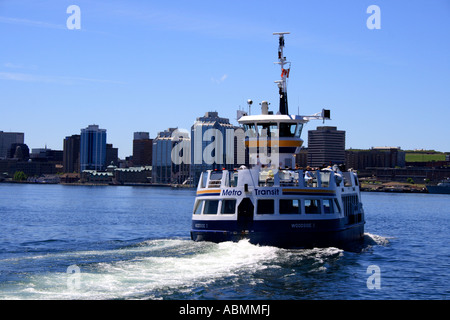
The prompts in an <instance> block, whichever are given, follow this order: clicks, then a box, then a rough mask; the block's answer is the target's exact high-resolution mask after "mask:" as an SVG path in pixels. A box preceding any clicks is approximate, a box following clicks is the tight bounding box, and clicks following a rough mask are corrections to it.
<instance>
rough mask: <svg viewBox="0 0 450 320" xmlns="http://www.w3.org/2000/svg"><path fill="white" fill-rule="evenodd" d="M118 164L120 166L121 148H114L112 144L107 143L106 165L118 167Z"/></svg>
mask: <svg viewBox="0 0 450 320" xmlns="http://www.w3.org/2000/svg"><path fill="white" fill-rule="evenodd" d="M118 164H119V148H114V147H113V145H112V143H107V144H106V160H105V165H106V166H109V165H114V166H117V165H118Z"/></svg>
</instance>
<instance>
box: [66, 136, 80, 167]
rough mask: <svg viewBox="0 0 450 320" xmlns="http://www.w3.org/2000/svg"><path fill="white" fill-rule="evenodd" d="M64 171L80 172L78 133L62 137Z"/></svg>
mask: <svg viewBox="0 0 450 320" xmlns="http://www.w3.org/2000/svg"><path fill="white" fill-rule="evenodd" d="M63 166H64V172H67V173H74V172H75V173H79V172H80V135H79V134H74V135H72V136H70V137H66V138H65V139H64V146H63Z"/></svg>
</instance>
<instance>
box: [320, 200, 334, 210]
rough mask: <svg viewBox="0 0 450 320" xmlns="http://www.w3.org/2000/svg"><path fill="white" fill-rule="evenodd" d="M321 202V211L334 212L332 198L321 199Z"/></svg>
mask: <svg viewBox="0 0 450 320" xmlns="http://www.w3.org/2000/svg"><path fill="white" fill-rule="evenodd" d="M322 203H323V213H334V206H333V200H332V199H325V200H322Z"/></svg>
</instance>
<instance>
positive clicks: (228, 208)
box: [220, 199, 236, 214]
mask: <svg viewBox="0 0 450 320" xmlns="http://www.w3.org/2000/svg"><path fill="white" fill-rule="evenodd" d="M235 212H236V199H226V200H222V208H221V210H220V213H222V214H234V213H235Z"/></svg>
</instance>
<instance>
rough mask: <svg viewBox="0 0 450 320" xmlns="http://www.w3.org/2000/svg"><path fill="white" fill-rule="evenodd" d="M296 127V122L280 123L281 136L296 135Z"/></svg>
mask: <svg viewBox="0 0 450 320" xmlns="http://www.w3.org/2000/svg"><path fill="white" fill-rule="evenodd" d="M296 127H297V125H296V124H295V123H280V137H294V136H295V132H296Z"/></svg>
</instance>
